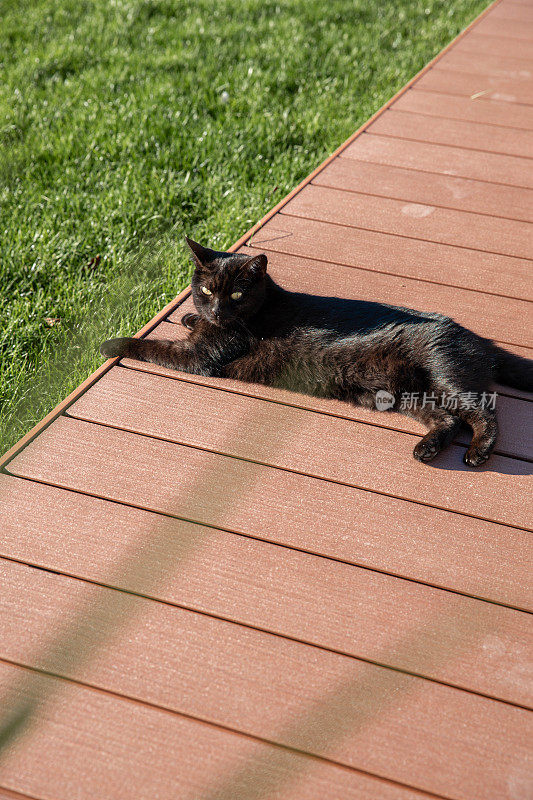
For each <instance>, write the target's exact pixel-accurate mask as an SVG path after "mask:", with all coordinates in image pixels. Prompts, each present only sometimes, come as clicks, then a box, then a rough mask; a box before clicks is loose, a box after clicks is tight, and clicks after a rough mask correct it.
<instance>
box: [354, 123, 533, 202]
mask: <svg viewBox="0 0 533 800" xmlns="http://www.w3.org/2000/svg"><path fill="white" fill-rule="evenodd" d="M352 157H353V158H356V159H358V160H362V161H374V162H377V163H378V164H391V166H395V167H407V168H409V169H415V170H421V171H422V172H439V173H441V174H444V175H456V176H458V177H460V178H471V179H473V180H478V181H489V182H491V183H495V184H500V183H502V184H504V185H510V186H516V187H521V188H524V189H533V170H532V167H531V166H530V163H531V162H530V161H529V160H528V159H523V158H516V157H515V156H507V155H500V154H496V153H489V152H480V151H478V150H465V149H463V148H461V147H447V146H446V145H442V144H432V143H430V142H425V141H415V140H410V139H401V138H398V137H394V136H379V135H377V134H371V133H362V134H361V136H358V137H357V139H356V140H355V141H354V142H352V144H350V145H349V146H348V147H347V148H346V150H345V151H344V152H343V153H342V158H352ZM526 166H527V167H528V168H529V171H527V170H526V168H525V167H526ZM494 191H495V192H496V191H497V188H495V189H494Z"/></svg>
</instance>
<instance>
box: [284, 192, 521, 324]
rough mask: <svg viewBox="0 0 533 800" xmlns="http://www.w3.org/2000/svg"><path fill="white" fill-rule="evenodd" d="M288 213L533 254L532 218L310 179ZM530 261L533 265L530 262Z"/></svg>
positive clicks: (466, 245)
mask: <svg viewBox="0 0 533 800" xmlns="http://www.w3.org/2000/svg"><path fill="white" fill-rule="evenodd" d="M285 214H289V215H294V216H297V217H304V218H305V219H317V220H320V221H322V222H332V223H334V224H337V225H348V226H350V227H353V228H364V229H365V230H371V231H379V232H380V233H391V234H394V235H398V236H406V237H408V238H410V239H420V240H422V241H426V242H439V243H440V244H450V245H454V246H457V247H464V248H466V249H468V250H475V251H476V257H479V256H477V251H481V252H486V253H492V254H497V255H508V256H515V257H516V258H523V259H527V260H529V261H530V262H531V261H532V260H533V235H532V231H531V227H530V225H529V224H528V223H527V222H517V221H516V220H510V219H501V218H499V217H487V216H484V215H482V214H470V213H468V212H466V211H454V210H452V209H446V208H438V207H435V206H433V205H429V204H427V203H416V202H415V203H411V202H409V203H406V202H404V201H403V200H393V199H389V198H386V197H371V196H370V197H369V196H368V195H366V194H357V193H355V192H345V191H343V190H340V189H330V188H327V187H325V186H313V185H309V186H306V187H305V189H303V191H301V192H300V193H299V194H298V195H296V197H294V198H293V199H292V200H291V201H290V203H287V205H286V206H285V208H284V209H283V215H285ZM525 266H526V267H529V269H530V270H532V269H533V264H531V263H530V264H529V265H525ZM530 277H531V273H530ZM532 322H533V318H532Z"/></svg>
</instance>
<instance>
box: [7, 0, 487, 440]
mask: <svg viewBox="0 0 533 800" xmlns="http://www.w3.org/2000/svg"><path fill="white" fill-rule="evenodd" d="M485 5H486V0H422V1H420V0H381V2H375V1H373V0H327V2H326V0H192V1H191V2H185V1H183V0H46V1H45V0H30V1H29V2H28V0H0V258H1V263H0V286H1V293H0V315H1V320H0V352H1V368H0V402H1V411H0V429H1V435H0V451H3V450H4V449H7V448H8V447H9V446H10V445H11V444H12V443H13V442H15V441H16V440H17V439H18V438H19V437H20V436H21V435H22V434H23V433H24V432H25V431H26V430H28V428H30V427H31V426H32V425H33V424H34V423H35V422H36V421H37V420H39V419H40V418H41V417H42V416H44V414H46V413H47V412H48V411H49V410H50V409H51V408H52V407H53V406H54V405H55V404H56V403H57V402H59V401H60V400H61V399H62V398H63V397H64V396H65V395H66V394H67V393H69V392H70V391H71V390H72V389H73V388H74V387H75V386H76V385H77V384H78V383H80V382H81V381H82V380H83V379H84V378H85V377H86V376H87V375H88V374H89V373H90V372H91V371H92V370H94V369H95V368H96V367H97V366H98V365H99V363H101V361H102V359H101V357H100V356H99V354H98V350H97V345H98V342H99V341H101V340H102V339H105V338H108V337H109V336H113V335H120V334H128V333H133V332H134V331H136V330H138V329H139V327H141V326H142V325H143V324H144V323H145V322H146V321H147V320H148V319H150V317H151V316H153V314H154V313H155V312H157V311H158V309H160V308H161V307H162V306H163V305H164V304H165V303H166V302H168V301H169V300H170V299H171V298H172V297H174V296H175V295H176V294H177V293H178V291H180V290H181V289H182V288H183V287H184V286H185V285H186V283H187V282H188V276H189V264H188V260H187V256H186V253H185V249H184V246H183V238H182V236H183V233H184V232H187V233H188V234H189V235H191V236H192V237H193V238H196V239H199V240H200V241H205V242H206V243H209V244H211V245H212V246H214V247H218V248H226V247H227V246H229V245H230V244H231V243H232V242H233V241H235V240H236V239H237V238H238V237H239V236H240V235H242V234H243V233H244V232H245V231H246V230H247V229H248V228H249V227H250V226H251V225H252V224H253V223H254V222H255V221H257V219H258V218H259V217H261V216H262V215H263V214H264V213H265V212H266V211H267V210H268V209H269V208H270V207H271V206H272V205H274V204H275V203H276V202H277V201H278V200H279V199H281V198H282V197H283V196H284V195H285V194H286V193H287V192H288V191H289V190H290V189H291V188H292V187H293V186H294V185H295V184H296V183H298V182H299V181H300V180H301V179H302V178H303V177H304V176H305V175H306V174H308V173H309V172H310V171H311V170H312V169H313V168H314V167H315V166H316V165H317V164H318V163H319V162H320V161H322V160H323V159H324V157H325V156H327V155H328V154H329V153H330V152H331V151H332V150H334V149H335V148H336V147H337V146H338V145H339V144H340V143H341V142H342V141H343V140H344V139H345V138H347V137H348V136H349V134H350V133H351V132H352V131H353V130H354V129H355V128H357V127H358V126H359V125H360V124H361V123H362V122H363V121H364V120H365V119H367V118H368V117H369V116H370V115H371V114H372V113H373V112H374V111H375V110H376V109H377V108H379V107H380V106H381V105H382V104H383V103H384V102H385V101H386V100H387V99H388V98H389V97H390V96H391V95H392V94H394V92H396V91H397V90H398V89H399V88H400V87H401V86H402V85H403V84H404V83H405V82H406V81H407V80H408V79H409V78H410V77H411V76H412V75H413V74H415V73H416V72H417V71H418V70H419V69H420V68H421V67H422V66H423V65H424V64H425V63H426V62H427V61H428V60H429V59H430V58H432V57H433V56H434V55H435V54H436V53H437V52H438V51H439V50H440V49H441V48H442V47H443V46H444V45H445V44H446V43H447V42H448V41H449V40H450V39H452V38H453V37H454V36H455V35H456V34H457V33H458V32H459V31H460V30H461V29H462V28H464V27H465V25H466V24H467V23H468V22H469V21H470V20H471V19H472V18H473V17H474V16H476V15H477V14H478V13H479V12H480V11H481V10H482V8H483V7H484V6H485ZM224 92H227V93H228V95H229V99H228V101H227V102H223V93H224ZM46 320H59V321H58V322H55V323H50V322H47V321H46Z"/></svg>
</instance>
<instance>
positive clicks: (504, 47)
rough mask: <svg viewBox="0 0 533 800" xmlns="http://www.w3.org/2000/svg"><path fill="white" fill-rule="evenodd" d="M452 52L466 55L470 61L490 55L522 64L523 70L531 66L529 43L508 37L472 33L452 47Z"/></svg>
mask: <svg viewBox="0 0 533 800" xmlns="http://www.w3.org/2000/svg"><path fill="white" fill-rule="evenodd" d="M454 50H455V52H456V53H467V54H468V56H469V57H470V58H471V59H472V60H475V57H476V56H477V55H484V54H490V55H495V56H503V57H504V58H510V59H512V60H513V61H517V62H522V64H523V65H524V68H527V65H528V64H529V65H530V64H531V42H528V41H520V40H518V39H513V38H512V37H510V36H497V35H490V36H488V35H487V34H482V33H479V34H478V33H476V31H472V32H471V33H470V34H469V35H468V36H465V37H464V38H463V39H461V41H460V42H458V43H457V44H456V45H455V46H454Z"/></svg>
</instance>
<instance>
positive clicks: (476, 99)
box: [394, 85, 533, 131]
mask: <svg viewBox="0 0 533 800" xmlns="http://www.w3.org/2000/svg"><path fill="white" fill-rule="evenodd" d="M484 91H485V90H484V89H478V90H477V91H474V92H473V95H474V96H473V97H471V96H470V97H455V96H453V95H452V94H443V93H442V92H431V91H429V90H427V89H426V90H424V91H423V90H422V87H417V86H416V85H415V86H414V87H413V88H412V89H410V91H408V92H406V93H405V94H404V95H402V96H401V97H400V98H399V100H397V101H396V103H394V108H395V109H397V110H398V111H409V112H411V113H414V114H428V115H429V116H431V117H438V118H439V119H440V118H443V117H448V118H449V119H457V120H463V121H468V122H476V123H481V124H485V125H498V126H499V127H501V126H505V127H507V128H520V129H523V130H525V131H531V130H532V129H533V108H532V107H531V106H529V105H522V104H520V103H510V102H508V101H505V102H504V101H501V102H500V101H497V100H491V99H490V98H489V99H485V94H483V92H484Z"/></svg>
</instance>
